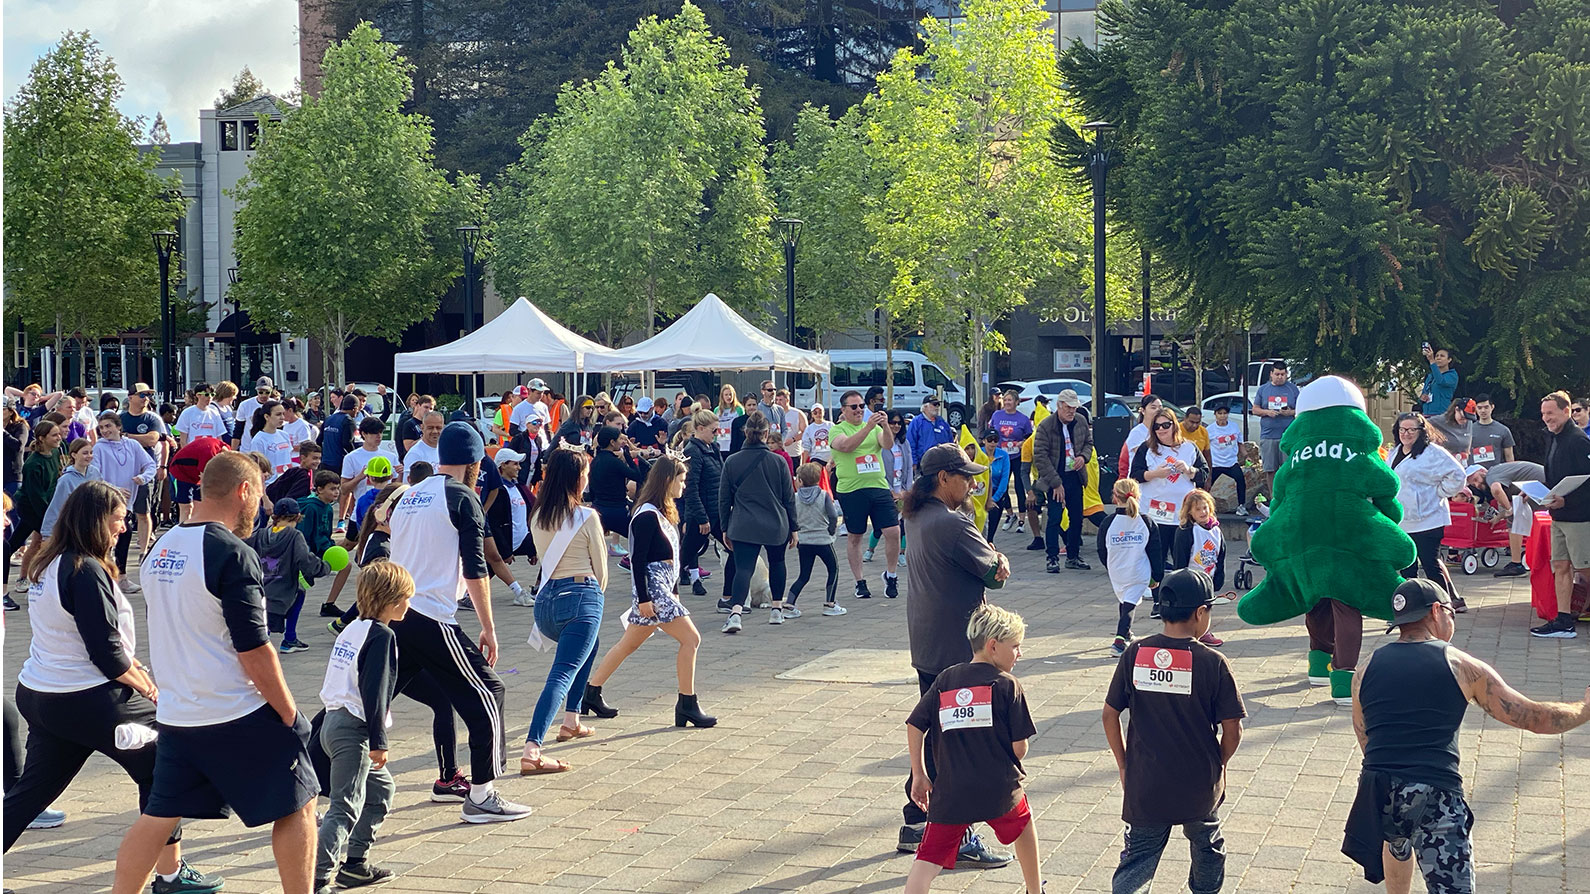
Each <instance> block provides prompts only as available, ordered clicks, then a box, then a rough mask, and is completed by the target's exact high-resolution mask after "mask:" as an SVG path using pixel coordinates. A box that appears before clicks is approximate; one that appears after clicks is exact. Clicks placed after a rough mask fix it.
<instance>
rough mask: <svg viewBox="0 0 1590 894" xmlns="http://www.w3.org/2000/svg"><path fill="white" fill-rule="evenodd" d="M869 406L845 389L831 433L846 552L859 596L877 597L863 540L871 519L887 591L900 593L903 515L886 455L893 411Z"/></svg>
mask: <svg viewBox="0 0 1590 894" xmlns="http://www.w3.org/2000/svg"><path fill="white" fill-rule="evenodd" d="M866 407H867V403H866V401H864V400H863V399H862V397H861V392H859V391H846V392H845V393H844V394H842V395H840V396H839V421H838V422H837V423H835V424H834V427H833V428H832V429H830V430H829V432H828V438H829V445H830V448H831V453H832V457H833V461H834V468H835V470H836V471H837V473H838V483H837V484H836V485H835V490H836V491H837V496H838V498H839V506H840V508H841V509H842V510H843V511H844V513H845V532H846V533H847V534H848V535H849V538H848V541H847V543H846V548H845V555H846V557H847V558H848V559H849V560H850V574H851V576H852V577H854V578H855V579H856V598H857V599H871V598H872V593H871V592H869V591H868V589H867V581H866V580H865V579H864V578H863V577H862V574H861V551H862V548H863V546H864V544H863V542H862V541H864V540H865V539H866V537H867V521H868V519H871V521H872V529H873V530H874V531H876V532H877V534H878V537H879V539H881V540H882V541H883V551H884V557H885V558H886V559H887V560H888V561H887V562H886V563H885V564H884V566H883V567H884V568H886V569H888V570H886V571H885V572H884V573H883V588H884V593H883V594H884V595H885V596H887V597H889V598H890V599H894V598H895V597H897V596H899V595H900V575H899V574H898V573H896V571H895V569H896V568H897V567H898V565H899V562H900V515H899V512H898V511H896V509H895V505H894V495H893V494H892V493H890V491H889V479H888V477H887V476H886V475H885V473H884V469H883V455H884V454H885V453H887V452H889V448H890V446H891V445H892V444H893V442H894V435H893V434H892V433H891V432H890V430H889V417H888V414H886V413H884V412H883V411H881V410H876V411H874V412H872V413H871V414H870V415H868V414H867V412H866Z"/></svg>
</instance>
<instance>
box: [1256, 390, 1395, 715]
mask: <svg viewBox="0 0 1590 894" xmlns="http://www.w3.org/2000/svg"><path fill="white" fill-rule="evenodd" d="M1380 445H1381V434H1380V429H1379V427H1377V426H1376V425H1375V423H1374V422H1372V421H1370V419H1369V414H1368V412H1367V411H1366V405H1365V403H1364V395H1363V392H1361V391H1359V390H1358V386H1357V385H1354V384H1353V383H1352V382H1349V381H1347V380H1346V379H1343V378H1340V377H1338V376H1325V377H1323V378H1320V379H1316V380H1314V381H1313V382H1310V383H1309V384H1308V385H1307V386H1305V387H1304V388H1303V389H1302V392H1301V393H1300V394H1299V396H1298V403H1297V418H1296V420H1295V421H1293V423H1292V424H1291V425H1290V426H1288V427H1287V429H1286V433H1285V434H1284V435H1282V436H1281V449H1282V451H1284V453H1285V457H1286V458H1285V460H1284V461H1283V462H1282V464H1281V468H1280V470H1279V471H1278V472H1276V475H1275V500H1274V502H1273V503H1272V504H1271V512H1270V517H1269V518H1268V519H1266V520H1265V522H1264V524H1262V525H1260V526H1259V529H1258V530H1257V531H1256V532H1254V535H1253V544H1252V551H1253V557H1254V558H1255V559H1257V560H1258V561H1259V562H1260V564H1262V565H1263V566H1264V580H1262V581H1260V582H1259V585H1258V586H1257V587H1254V588H1253V589H1252V590H1251V591H1249V592H1248V594H1247V595H1245V596H1243V597H1242V601H1241V603H1239V604H1238V605H1237V615H1238V616H1239V617H1241V618H1242V620H1244V621H1247V622H1248V623H1249V624H1275V623H1278V622H1280V621H1285V620H1287V619H1289V618H1295V617H1297V616H1298V615H1305V616H1306V624H1307V627H1308V634H1309V653H1308V677H1309V682H1310V683H1313V684H1314V685H1316V686H1323V685H1325V684H1326V683H1329V684H1330V687H1331V697H1332V698H1333V699H1335V700H1336V702H1337V703H1338V704H1347V705H1350V704H1352V682H1353V669H1354V668H1356V667H1357V666H1358V654H1359V650H1360V647H1361V645H1362V640H1363V615H1369V616H1370V617H1373V618H1381V619H1384V620H1390V619H1391V616H1392V609H1391V596H1392V592H1393V591H1394V590H1396V589H1397V585H1398V584H1401V583H1402V573H1401V571H1402V569H1404V568H1407V567H1408V566H1409V565H1412V564H1413V562H1414V546H1413V541H1412V540H1410V539H1408V535H1407V534H1405V533H1403V531H1402V529H1401V528H1398V527H1397V522H1398V521H1400V520H1401V519H1402V506H1401V505H1399V504H1398V503H1397V500H1396V496H1397V486H1398V483H1397V475H1396V473H1395V472H1393V471H1391V467H1390V466H1388V465H1386V461H1385V459H1384V458H1382V457H1381V455H1380Z"/></svg>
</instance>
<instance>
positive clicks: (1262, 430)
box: [1254, 382, 1298, 441]
mask: <svg viewBox="0 0 1590 894" xmlns="http://www.w3.org/2000/svg"><path fill="white" fill-rule="evenodd" d="M1297 395H1298V387H1297V386H1296V385H1293V384H1292V383H1291V382H1287V383H1286V384H1285V385H1274V384H1271V383H1269V382H1265V383H1264V384H1263V385H1260V386H1259V394H1258V398H1259V399H1258V400H1257V401H1255V402H1254V405H1255V406H1257V407H1260V408H1261V409H1265V410H1296V409H1297ZM1294 418H1296V417H1293V416H1265V417H1264V418H1263V419H1261V420H1260V421H1259V437H1260V438H1261V439H1263V440H1266V441H1273V440H1279V439H1280V437H1281V435H1282V434H1283V433H1285V432H1286V428H1287V426H1289V425H1291V424H1292V420H1293V419H1294Z"/></svg>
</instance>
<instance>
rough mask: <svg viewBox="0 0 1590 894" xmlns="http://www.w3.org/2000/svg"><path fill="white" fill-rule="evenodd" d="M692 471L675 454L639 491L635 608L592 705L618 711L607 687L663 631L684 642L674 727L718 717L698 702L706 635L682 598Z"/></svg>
mask: <svg viewBox="0 0 1590 894" xmlns="http://www.w3.org/2000/svg"><path fill="white" fill-rule="evenodd" d="M689 471H690V467H689V465H687V464H686V462H685V460H684V459H683V458H682V457H680V456H677V455H675V454H672V453H667V454H664V455H662V456H661V457H659V458H658V459H657V461H656V462H654V463H652V467H651V472H650V473H648V474H647V476H646V481H645V483H643V484H642V485H641V487H640V491H639V492H638V493H636V494H635V515H634V517H633V518H631V519H630V524H629V536H630V551H629V555H630V578H631V580H632V581H633V582H634V583H633V586H632V587H631V588H630V601H631V605H630V609H629V611H628V612H626V613H625V614H624V616H623V621H624V625H625V626H624V635H623V637H622V638H620V639H619V641H618V642H617V643H616V644H615V645H614V646H613V648H611V649H609V650H608V652H607V654H606V655H605V656H603V658H602V663H601V666H599V667H597V669H596V672H595V673H593V674H591V690H592V693H593V695H594V697H593V698H588V699H587V706H588V707H592V708H596V707H600V708H605V709H607V710H611V711H612V712H613V714H617V713H618V711H617V710H614V709H612V708H611V707H609V706H608V705H607V704H606V703H605V702H604V701H602V686H603V685H604V684H605V683H607V681H608V679H609V678H611V677H612V676H613V672H614V671H616V670H618V666H619V665H620V664H623V663H624V659H625V658H628V657H629V656H630V655H631V654H633V653H634V651H635V650H636V649H638V648H640V644H641V643H643V642H645V641H646V640H648V639H651V635H652V634H653V633H655V632H657V630H659V629H661V630H662V632H664V633H666V634H668V635H669V636H671V637H673V638H674V639H675V640H677V641H678V643H679V657H678V659H677V661H676V662H675V673H676V674H677V676H678V682H679V700H678V701H677V702H675V704H674V726H685V725H686V724H692V723H693V724H695V725H696V726H702V727H706V726H712V725H714V724H716V723H717V722H718V718H716V717H711V716H708V715H707V714H704V713H702V711H701V706H700V704H699V703H698V702H697V701H696V650H697V648H699V647H700V645H701V633H700V631H698V630H696V625H695V624H694V623H693V622H692V621H691V620H690V611H689V610H688V609H686V608H685V607H684V604H683V603H681V602H680V601H679V562H680V544H679V511H678V508H677V507H676V505H675V504H676V501H677V500H678V499H679V498H680V497H681V496H683V495H684V492H685V479H686V477H687V476H688V474H689Z"/></svg>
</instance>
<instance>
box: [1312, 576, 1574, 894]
mask: <svg viewBox="0 0 1590 894" xmlns="http://www.w3.org/2000/svg"><path fill="white" fill-rule="evenodd" d="M1391 606H1392V610H1393V611H1394V612H1395V614H1394V615H1393V616H1392V621H1391V626H1392V627H1396V628H1399V629H1400V634H1401V635H1400V636H1399V637H1398V639H1397V641H1396V642H1393V643H1387V644H1386V645H1384V646H1381V647H1380V648H1379V649H1376V650H1375V652H1374V654H1373V655H1371V656H1369V659H1368V660H1367V661H1365V662H1364V663H1363V664H1362V665H1360V667H1359V669H1358V673H1357V675H1355V676H1354V677H1353V732H1354V733H1355V734H1356V735H1357V736H1358V747H1359V748H1360V749H1362V750H1363V753H1364V764H1363V772H1362V773H1361V774H1360V776H1359V777H1358V796H1357V798H1356V799H1355V800H1354V801H1353V806H1352V808H1351V809H1349V810H1348V813H1347V830H1346V840H1345V842H1344V843H1343V844H1342V852H1343V853H1345V854H1346V855H1347V856H1348V857H1350V858H1352V860H1353V861H1354V862H1356V863H1358V864H1359V865H1361V866H1363V867H1364V878H1365V879H1366V880H1367V881H1369V882H1372V883H1379V882H1380V881H1381V880H1382V879H1384V880H1385V882H1386V890H1387V891H1393V892H1403V891H1408V890H1409V888H1410V885H1411V883H1412V881H1413V870H1414V864H1415V863H1417V864H1418V868H1419V872H1420V874H1421V875H1422V876H1423V877H1424V882H1425V886H1426V887H1427V888H1428V889H1429V890H1430V891H1435V892H1462V891H1473V890H1475V888H1474V850H1473V845H1472V843H1471V841H1470V837H1469V833H1470V830H1471V829H1472V827H1473V825H1474V815H1473V813H1471V812H1470V810H1469V805H1468V803H1467V802H1465V801H1464V799H1463V776H1462V774H1461V773H1460V772H1459V769H1458V727H1459V726H1461V725H1462V723H1463V715H1464V713H1465V712H1466V710H1467V709H1468V703H1469V702H1473V703H1474V704H1476V705H1478V706H1479V708H1480V710H1482V711H1484V712H1485V713H1487V714H1489V715H1491V716H1492V717H1494V718H1496V719H1497V720H1500V721H1501V722H1503V723H1505V724H1507V725H1508V726H1512V727H1517V728H1518V729H1522V730H1527V731H1529V732H1532V733H1541V734H1544V735H1552V734H1558V733H1565V732H1567V731H1568V730H1571V729H1573V728H1575V727H1577V726H1581V725H1583V724H1584V723H1585V722H1586V721H1590V690H1586V692H1585V698H1584V701H1583V702H1580V703H1577V704H1567V703H1554V702H1536V701H1532V700H1530V699H1528V698H1526V697H1525V696H1523V695H1521V694H1519V693H1518V692H1516V691H1515V690H1513V689H1512V688H1511V687H1510V686H1508V685H1507V683H1506V681H1504V680H1503V679H1502V677H1501V675H1500V674H1498V673H1497V672H1496V669H1495V668H1493V667H1491V666H1490V665H1489V664H1486V663H1485V662H1483V661H1481V660H1480V659H1478V658H1475V657H1474V656H1472V655H1469V654H1467V653H1466V652H1463V651H1462V650H1461V649H1458V648H1456V647H1454V646H1453V645H1452V644H1451V642H1452V634H1453V633H1454V632H1455V631H1456V630H1457V618H1456V615H1455V614H1454V613H1453V610H1452V603H1451V599H1450V597H1449V596H1448V595H1447V592H1446V589H1445V588H1444V587H1441V586H1440V585H1438V584H1436V583H1435V582H1433V581H1429V580H1423V579H1414V580H1410V581H1406V582H1404V583H1403V584H1402V585H1401V586H1399V587H1397V589H1396V592H1395V593H1394V594H1393V595H1392V597H1391ZM1388 632H1389V628H1388Z"/></svg>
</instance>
